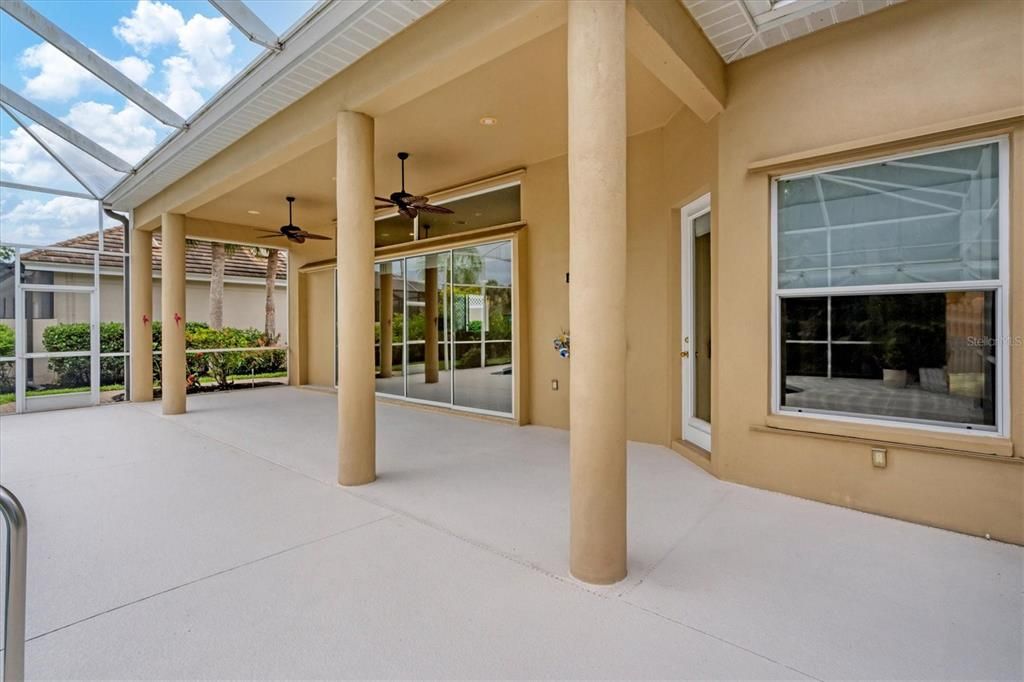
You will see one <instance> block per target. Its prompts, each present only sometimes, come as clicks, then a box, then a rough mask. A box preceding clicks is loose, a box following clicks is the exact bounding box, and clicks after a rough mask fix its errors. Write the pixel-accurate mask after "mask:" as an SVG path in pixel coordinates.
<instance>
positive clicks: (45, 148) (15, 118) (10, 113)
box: [0, 102, 100, 199]
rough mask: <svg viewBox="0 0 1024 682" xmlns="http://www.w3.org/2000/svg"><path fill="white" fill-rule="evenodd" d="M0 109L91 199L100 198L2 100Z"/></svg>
mask: <svg viewBox="0 0 1024 682" xmlns="http://www.w3.org/2000/svg"><path fill="white" fill-rule="evenodd" d="M0 110H3V111H4V112H5V113H6V114H7V115H8V116H10V117H11V119H12V120H13V121H14V122H15V123H17V124H18V125H19V126H21V129H22V130H24V131H25V132H26V133H28V136H29V137H31V138H32V139H33V140H35V141H36V144H38V145H39V146H40V147H42V148H43V151H45V152H46V153H47V154H49V155H50V157H51V158H53V160H54V161H56V162H57V163H58V164H60V167H61V168H63V169H64V170H66V171H67V172H68V173H69V174H70V175H71V177H73V178H74V179H75V180H77V181H78V184H79V185H81V186H82V187H84V188H85V191H87V192H88V193H89V194H90V195H91V196H92V198H93V199H99V198H100V197H99V194H97V193H96V192H95V191H94V190H93V188H92V187H90V186H89V183H88V182H86V181H85V180H84V179H82V177H81V176H80V175H79V174H78V173H76V172H75V171H74V169H73V168H71V166H70V165H69V164H68V163H67V161H65V160H64V159H63V158H61V156H60V154H58V153H57V152H55V151H54V150H53V149H52V148H50V145H48V144H46V142H45V141H44V140H43V138H41V137H39V135H37V134H36V132H35V131H34V130H32V127H31V126H29V125H27V124H26V123H25V122H24V121H22V120H21V119H20V118H19V117H18V115H17V114H15V113H14V111H12V110H11V109H10V108H8V107H7V105H6V104H4V103H3V102H0Z"/></svg>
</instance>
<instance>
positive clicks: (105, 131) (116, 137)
mask: <svg viewBox="0 0 1024 682" xmlns="http://www.w3.org/2000/svg"><path fill="white" fill-rule="evenodd" d="M61 120H63V121H64V122H65V123H67V124H68V125H69V126H71V127H72V128H74V129H75V130H77V131H79V132H80V133H82V134H84V135H85V136H86V137H88V138H89V139H91V140H92V141H93V142H95V143H96V144H98V145H100V146H101V147H105V148H106V149H108V150H110V151H112V152H113V153H115V154H117V155H118V156H120V157H121V158H122V159H124V160H125V161H128V162H129V163H136V162H137V161H139V160H141V159H142V157H144V156H145V155H146V154H147V153H148V152H149V150H150V149H152V148H153V147H154V146H156V141H157V131H156V129H155V128H154V127H153V123H152V121H153V119H152V118H150V116H149V114H147V113H146V112H144V111H143V110H142V109H140V108H139V107H137V106H135V105H134V104H132V103H131V102H125V105H124V108H122V109H120V110H116V109H115V108H114V106H113V105H110V104H101V103H99V102H79V103H78V104H75V105H74V106H72V107H71V111H69V112H68V115H67V116H64V117H62V119H61Z"/></svg>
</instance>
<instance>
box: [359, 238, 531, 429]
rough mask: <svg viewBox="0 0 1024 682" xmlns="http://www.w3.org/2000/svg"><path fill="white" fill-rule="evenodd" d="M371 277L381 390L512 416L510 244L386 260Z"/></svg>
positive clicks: (420, 399)
mask: <svg viewBox="0 0 1024 682" xmlns="http://www.w3.org/2000/svg"><path fill="white" fill-rule="evenodd" d="M376 280H377V293H376V297H377V302H376V307H375V309H376V330H375V333H376V339H377V343H376V357H377V392H378V393H381V394H386V395H390V396H401V397H406V398H409V399H413V400H418V401H427V402H431V403H436V404H442V405H451V406H455V407H457V408H459V409H467V410H472V411H478V412H487V413H494V414H501V415H511V414H512V411H513V376H514V374H513V361H512V325H513V320H512V243H511V242H509V241H502V242H494V243H490V244H482V245H478V246H470V247H463V248H460V249H454V250H449V251H441V252H438V253H432V254H426V255H419V256H410V257H408V258H403V259H397V260H392V261H384V262H381V263H378V264H377V266H376ZM389 332H390V333H389ZM389 355H390V357H391V362H390V363H388V362H387V357H388V356H389Z"/></svg>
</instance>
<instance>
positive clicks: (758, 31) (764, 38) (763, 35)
mask: <svg viewBox="0 0 1024 682" xmlns="http://www.w3.org/2000/svg"><path fill="white" fill-rule="evenodd" d="M901 2H903V0H682V3H683V6H685V7H686V9H687V10H689V12H690V14H691V15H692V16H693V18H694V19H695V20H696V21H697V24H698V25H700V27H701V30H702V31H704V35H706V36H707V37H708V40H710V41H711V44H712V45H714V46H715V49H716V50H718V54H720V55H722V59H724V60H725V61H726V63H729V62H734V61H736V60H737V59H743V58H744V57H749V56H750V55H752V54H756V53H758V52H761V51H763V50H767V49H768V48H771V47H775V46H776V45H781V44H782V43H784V42H787V41H789V40H793V39H795V38H799V37H800V36H803V35H807V34H808V33H811V32H812V31H819V30H821V29H823V28H828V27H829V26H834V25H836V24H838V23H841V22H844V21H849V20H850V19H856V18H857V17H862V16H864V15H865V14H870V13H871V12H875V11H877V10H880V9H885V8H886V7H889V6H891V5H896V4H898V3H901Z"/></svg>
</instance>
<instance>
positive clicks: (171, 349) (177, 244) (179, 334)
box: [160, 213, 186, 414]
mask: <svg viewBox="0 0 1024 682" xmlns="http://www.w3.org/2000/svg"><path fill="white" fill-rule="evenodd" d="M160 248H161V251H162V253H163V260H162V262H161V266H160V310H161V318H162V321H161V324H160V336H161V342H160V346H161V356H160V364H161V367H162V370H161V373H160V390H161V396H162V397H161V405H162V407H163V413H164V414H183V413H184V412H185V388H186V382H185V371H186V370H185V216H183V215H178V214H176V213H164V214H163V215H161V216H160Z"/></svg>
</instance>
